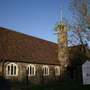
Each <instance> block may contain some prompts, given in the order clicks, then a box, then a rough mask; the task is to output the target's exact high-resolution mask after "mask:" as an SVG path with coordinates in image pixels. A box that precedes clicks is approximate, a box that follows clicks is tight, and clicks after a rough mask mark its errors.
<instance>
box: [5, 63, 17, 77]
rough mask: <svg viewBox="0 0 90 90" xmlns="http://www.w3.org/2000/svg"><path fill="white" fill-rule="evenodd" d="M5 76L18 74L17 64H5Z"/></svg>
mask: <svg viewBox="0 0 90 90" xmlns="http://www.w3.org/2000/svg"><path fill="white" fill-rule="evenodd" d="M6 75H7V76H17V75H18V65H17V64H15V63H9V64H7V66H6Z"/></svg>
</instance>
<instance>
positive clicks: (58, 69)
mask: <svg viewBox="0 0 90 90" xmlns="http://www.w3.org/2000/svg"><path fill="white" fill-rule="evenodd" d="M55 76H60V67H59V66H55Z"/></svg>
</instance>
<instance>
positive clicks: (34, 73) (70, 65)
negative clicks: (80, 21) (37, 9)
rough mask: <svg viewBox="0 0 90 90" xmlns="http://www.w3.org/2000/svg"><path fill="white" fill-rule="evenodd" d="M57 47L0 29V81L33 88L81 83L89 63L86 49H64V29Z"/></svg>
mask: <svg viewBox="0 0 90 90" xmlns="http://www.w3.org/2000/svg"><path fill="white" fill-rule="evenodd" d="M60 29H62V30H61V31H60V36H59V37H60V38H59V39H58V41H59V44H57V43H54V42H50V41H47V40H43V39H40V38H37V37H34V36H30V35H26V34H23V33H20V32H16V31H13V30H10V29H7V28H3V27H0V77H3V78H5V79H6V80H12V81H23V80H26V81H28V82H30V83H32V84H42V83H49V82H52V81H55V80H61V79H62V78H66V77H67V76H68V77H67V78H71V79H79V80H81V79H82V78H81V72H82V71H81V65H82V63H84V62H85V60H90V50H89V52H87V51H86V48H87V47H86V46H83V45H78V46H72V47H67V37H66V34H67V33H65V32H66V28H64V27H63V25H61V26H60Z"/></svg>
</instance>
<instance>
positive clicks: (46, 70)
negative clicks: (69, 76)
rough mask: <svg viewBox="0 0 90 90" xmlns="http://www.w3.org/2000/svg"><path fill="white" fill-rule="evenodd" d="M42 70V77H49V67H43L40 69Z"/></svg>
mask: <svg viewBox="0 0 90 90" xmlns="http://www.w3.org/2000/svg"><path fill="white" fill-rule="evenodd" d="M42 70H43V75H44V76H48V75H49V67H48V66H47V65H44V66H43V67H42Z"/></svg>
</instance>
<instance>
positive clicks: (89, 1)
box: [70, 0, 90, 44]
mask: <svg viewBox="0 0 90 90" xmlns="http://www.w3.org/2000/svg"><path fill="white" fill-rule="evenodd" d="M70 9H71V11H72V13H73V18H74V23H73V25H71V26H70V27H71V30H72V31H71V32H72V33H71V34H70V37H72V38H71V39H70V42H71V43H72V42H73V41H75V42H74V43H77V42H78V43H79V44H85V43H86V42H87V41H90V15H89V11H90V10H89V9H90V0H71V2H70Z"/></svg>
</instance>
